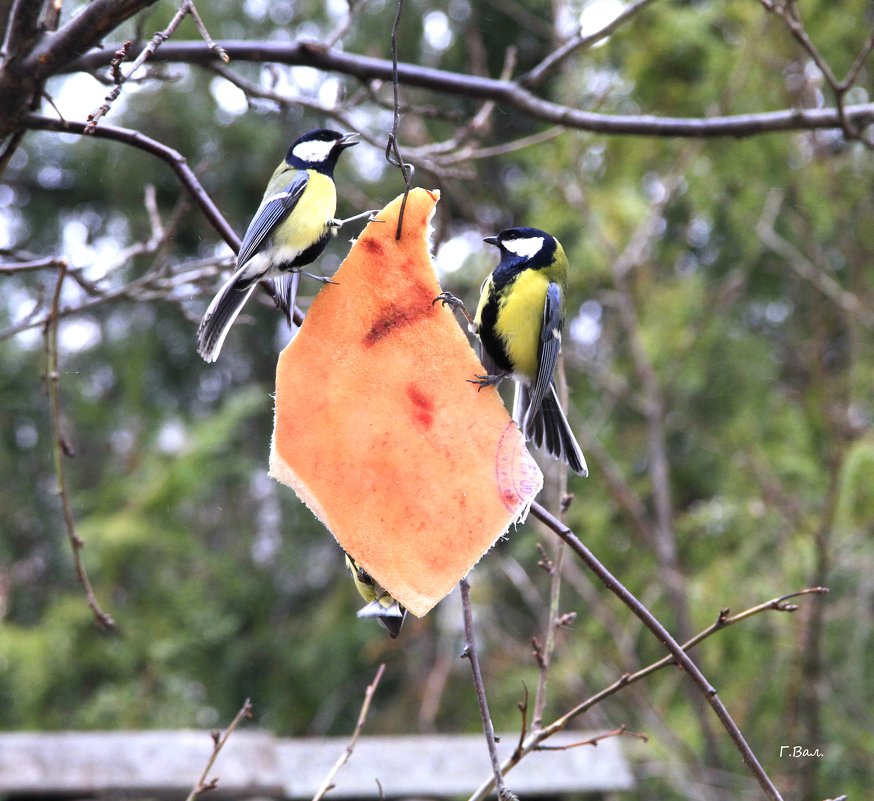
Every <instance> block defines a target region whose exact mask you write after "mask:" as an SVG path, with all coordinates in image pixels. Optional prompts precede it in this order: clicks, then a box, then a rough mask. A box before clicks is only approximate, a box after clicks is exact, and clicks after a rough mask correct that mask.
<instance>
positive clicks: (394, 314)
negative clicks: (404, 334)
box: [364, 284, 437, 348]
mask: <svg viewBox="0 0 874 801" xmlns="http://www.w3.org/2000/svg"><path fill="white" fill-rule="evenodd" d="M431 294H432V293H431V292H429V291H428V289H427V287H425V286H422V285H415V284H414V285H413V286H412V287H411V291H410V295H411V296H412V299H411V300H410V302H409V303H408V304H406V305H404V306H400V305H398V304H397V303H389V304H388V305H387V306H384V307H383V308H382V309H381V311H380V313H379V314H378V315H377V318H376V319H375V320H374V321H373V323H372V324H371V326H370V330H369V331H368V332H367V333H366V334H365V335H364V345H365V346H366V347H368V348H369V347H372V346H373V345H375V344H376V343H377V342H379V341H380V340H381V339H384V338H385V337H387V336H389V335H390V334H391V333H392V332H394V331H396V330H397V329H399V328H404V327H406V326H408V325H412V324H413V323H415V322H416V321H417V320H421V319H422V318H424V317H429V316H431V315H432V314H436V312H437V308H436V307H435V306H432V305H431V300H432V297H431Z"/></svg>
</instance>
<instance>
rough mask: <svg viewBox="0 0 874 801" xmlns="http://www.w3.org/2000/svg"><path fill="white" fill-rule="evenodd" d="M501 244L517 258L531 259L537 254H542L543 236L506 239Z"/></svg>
mask: <svg viewBox="0 0 874 801" xmlns="http://www.w3.org/2000/svg"><path fill="white" fill-rule="evenodd" d="M501 244H502V245H503V246H504V248H506V249H507V250H509V251H510V253H515V254H516V255H517V256H521V257H522V258H523V259H530V258H531V257H532V256H533V255H534V254H535V253H539V252H540V248H542V247H543V237H542V236H528V237H525V238H524V239H505V240H504V241H503V242H501Z"/></svg>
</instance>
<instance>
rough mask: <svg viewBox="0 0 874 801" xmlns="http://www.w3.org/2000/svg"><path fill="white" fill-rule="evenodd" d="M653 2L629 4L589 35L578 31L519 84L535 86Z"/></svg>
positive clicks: (529, 72) (526, 74)
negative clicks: (567, 60)
mask: <svg viewBox="0 0 874 801" xmlns="http://www.w3.org/2000/svg"><path fill="white" fill-rule="evenodd" d="M652 2H653V0H635V2H633V3H629V5H627V6H626V7H625V8H624V9H622V11H620V12H619V14H618V15H617V16H616V17H615V18H614V19H613V20H611V21H610V22H608V23H607V24H606V25H605V26H604V27H603V28H600V29H599V30H597V31H595V32H594V33H590V34H585V35H584V34H583V32H582V31H580V32H579V33H578V34H577V35H576V36H574V37H572V38H570V39H568V41H566V42H565V43H564V44H563V45H562V46H561V47H559V48H558V49H556V50H553V51H552V52H551V53H550V54H549V55H548V56H547V57H546V58H545V59H543V61H541V62H540V63H539V64H538V65H537V66H536V67H534V68H533V69H531V70H529V71H528V72H526V73H525V74H524V75H523V76H522V77H521V78H519V83H520V84H522V85H523V86H526V87H534V86H537V85H538V84H539V83H540V82H541V81H542V80H543V79H544V78H545V77H546V75H547V73H548V72H549V71H550V70H552V69H554V68H555V67H557V66H558V65H559V64H561V63H562V62H563V61H565V60H566V59H567V58H568V57H569V56H571V55H573V54H574V53H576V52H578V51H580V50H585V49H587V48H589V47H591V46H592V45H594V44H597V43H598V42H600V41H601V40H602V39H606V38H607V37H608V36H610V35H611V34H613V33H614V32H615V31H616V30H617V29H618V28H619V27H620V26H622V25H623V24H624V23H626V22H627V21H628V20H629V19H631V18H632V17H634V16H635V15H636V14H637V12H638V11H640V10H641V9H643V8H645V7H646V6H648V5H649V4H650V3H652Z"/></svg>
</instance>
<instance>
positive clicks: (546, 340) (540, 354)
mask: <svg viewBox="0 0 874 801" xmlns="http://www.w3.org/2000/svg"><path fill="white" fill-rule="evenodd" d="M560 350H561V288H560V287H559V285H558V284H556V283H550V284H549V286H548V287H547V289H546V298H545V299H544V301H543V318H542V323H541V326H540V338H539V342H538V350H537V374H536V375H535V376H534V383H533V384H532V385H531V389H530V393H529V398H528V405H527V406H526V408H525V412H524V417H523V419H522V421H521V422H522V430H523V431H525V430H526V429H527V428H528V425H529V419H531V418H533V416H534V415H536V414H537V412H538V411H539V410H540V405H541V403H543V399H544V398H545V397H546V396H547V393H548V392H549V389H550V387H552V386H553V381H552V376H553V373H554V372H555V365H556V364H557V362H558V353H559V351H560Z"/></svg>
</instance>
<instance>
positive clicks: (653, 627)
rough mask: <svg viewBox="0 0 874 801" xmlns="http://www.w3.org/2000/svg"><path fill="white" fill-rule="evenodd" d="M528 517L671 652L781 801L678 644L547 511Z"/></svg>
mask: <svg viewBox="0 0 874 801" xmlns="http://www.w3.org/2000/svg"><path fill="white" fill-rule="evenodd" d="M531 514H533V515H534V516H535V517H536V518H537V519H538V520H540V521H542V522H543V523H544V524H546V526H548V527H549V528H550V529H551V530H552V531H553V532H554V533H555V534H557V535H558V536H559V537H561V538H562V539H563V540H564V541H565V542H566V543H567V544H568V546H570V549H571V550H572V551H573V552H574V553H575V554H576V555H577V556H578V557H579V559H580V561H582V562H583V564H585V565H586V567H588V568H589V570H591V571H592V573H594V574H595V575H596V576H597V577H598V578H599V579H600V580H601V581H602V582H603V583H604V585H605V586H606V587H607V589H609V590H610V591H611V592H612V593H613V594H614V595H616V596H617V597H618V598H619V599H620V600H621V601H622V602H623V603H624V604H625V605H626V606H627V607H628V608H629V609H630V610H631V611H632V612H633V613H634V614H635V615H636V616H637V617H638V618H639V619H640V620H641V622H642V623H643V624H644V625H645V626H646V627H647V628H648V629H649V630H650V631H651V632H652V633H653V634H654V635H655V637H656V638H657V639H658V640H660V641H661V642H662V643H663V644H664V646H665V647H666V648H667V649H668V651H670V652H671V654H672V655H673V656H674V658H675V659H676V661H677V664H678V666H679V667H681V668H682V669H683V670H684V671H685V672H686V673H687V674H688V675H689V678H691V679H692V681H693V682H694V683H695V686H696V687H698V689H699V691H700V692H701V694H702V695H703V696H704V698H705V699H706V700H707V703H708V704H710V706H711V708H712V709H713V711H714V712H715V713H716V716H717V718H719V721H720V723H722V725H723V727H724V728H725V730H726V731H727V732H728V734H729V736H730V737H731V740H732V742H733V743H734V745H735V747H736V748H737V750H738V752H739V753H740V755H741V758H742V759H743V761H744V764H745V765H746V766H747V768H748V769H749V771H750V773H752V775H753V776H754V777H755V779H756V781H757V782H758V783H759V786H760V787H761V788H762V790H763V791H764V792H765V795H766V796H767V797H768V798H769V799H771V801H783V797H782V796H781V795H780V792H779V791H778V790H777V788H776V787H775V786H774V783H773V782H772V781H771V779H770V778H769V777H768V774H767V773H766V772H765V769H764V768H763V767H762V765H761V763H760V762H759V760H758V758H757V757H756V755H755V754H754V753H753V750H752V749H751V748H750V746H749V744H748V743H747V741H746V738H745V737H744V736H743V733H742V732H741V730H740V729H739V728H738V726H737V724H736V723H735V722H734V719H733V718H732V717H731V715H730V714H729V712H728V710H727V709H726V708H725V705H724V704H723V703H722V701H721V700H720V698H719V695H718V693H717V691H716V688H715V687H713V685H712V684H710V682H709V681H708V680H707V678H706V677H705V676H704V674H703V673H702V672H701V670H700V669H699V668H698V666H697V665H696V664H695V663H694V662H693V661H692V660H691V659H690V658H689V656H688V655H687V654H686V652H685V651H684V650H683V648H682V647H681V646H680V644H679V643H678V642H677V641H676V640H675V639H674V638H673V637H672V636H671V634H670V633H669V632H668V630H667V629H666V628H665V627H664V626H663V625H662V624H661V623H660V622H659V621H658V620H657V619H656V618H655V616H654V615H653V614H652V612H650V611H649V609H647V608H646V607H645V606H644V605H643V604H642V603H641V602H640V601H639V600H638V599H637V598H635V596H634V595H633V594H632V593H631V592H630V591H629V590H628V589H627V588H626V587H625V586H624V585H623V584H622V582H620V581H619V579H617V578H616V577H615V576H614V575H613V574H612V573H611V572H610V571H609V570H608V569H607V568H606V567H605V566H604V565H603V564H601V562H600V561H599V560H598V558H597V557H596V556H595V555H594V554H593V553H592V552H591V551H590V550H589V549H588V548H587V547H586V546H585V545H584V544H583V542H582V541H581V540H580V539H579V538H578V537H577V536H576V534H574V533H573V531H571V530H570V529H569V528H568V527H567V526H565V525H564V524H563V523H562V522H561V521H560V520H559V519H558V518H557V517H555V516H554V515H552V514H551V513H550V512H549V511H548V510H547V509H545V508H544V507H543V506H541V505H540V504H539V503H537V502H535V503H533V504H532V505H531Z"/></svg>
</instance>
